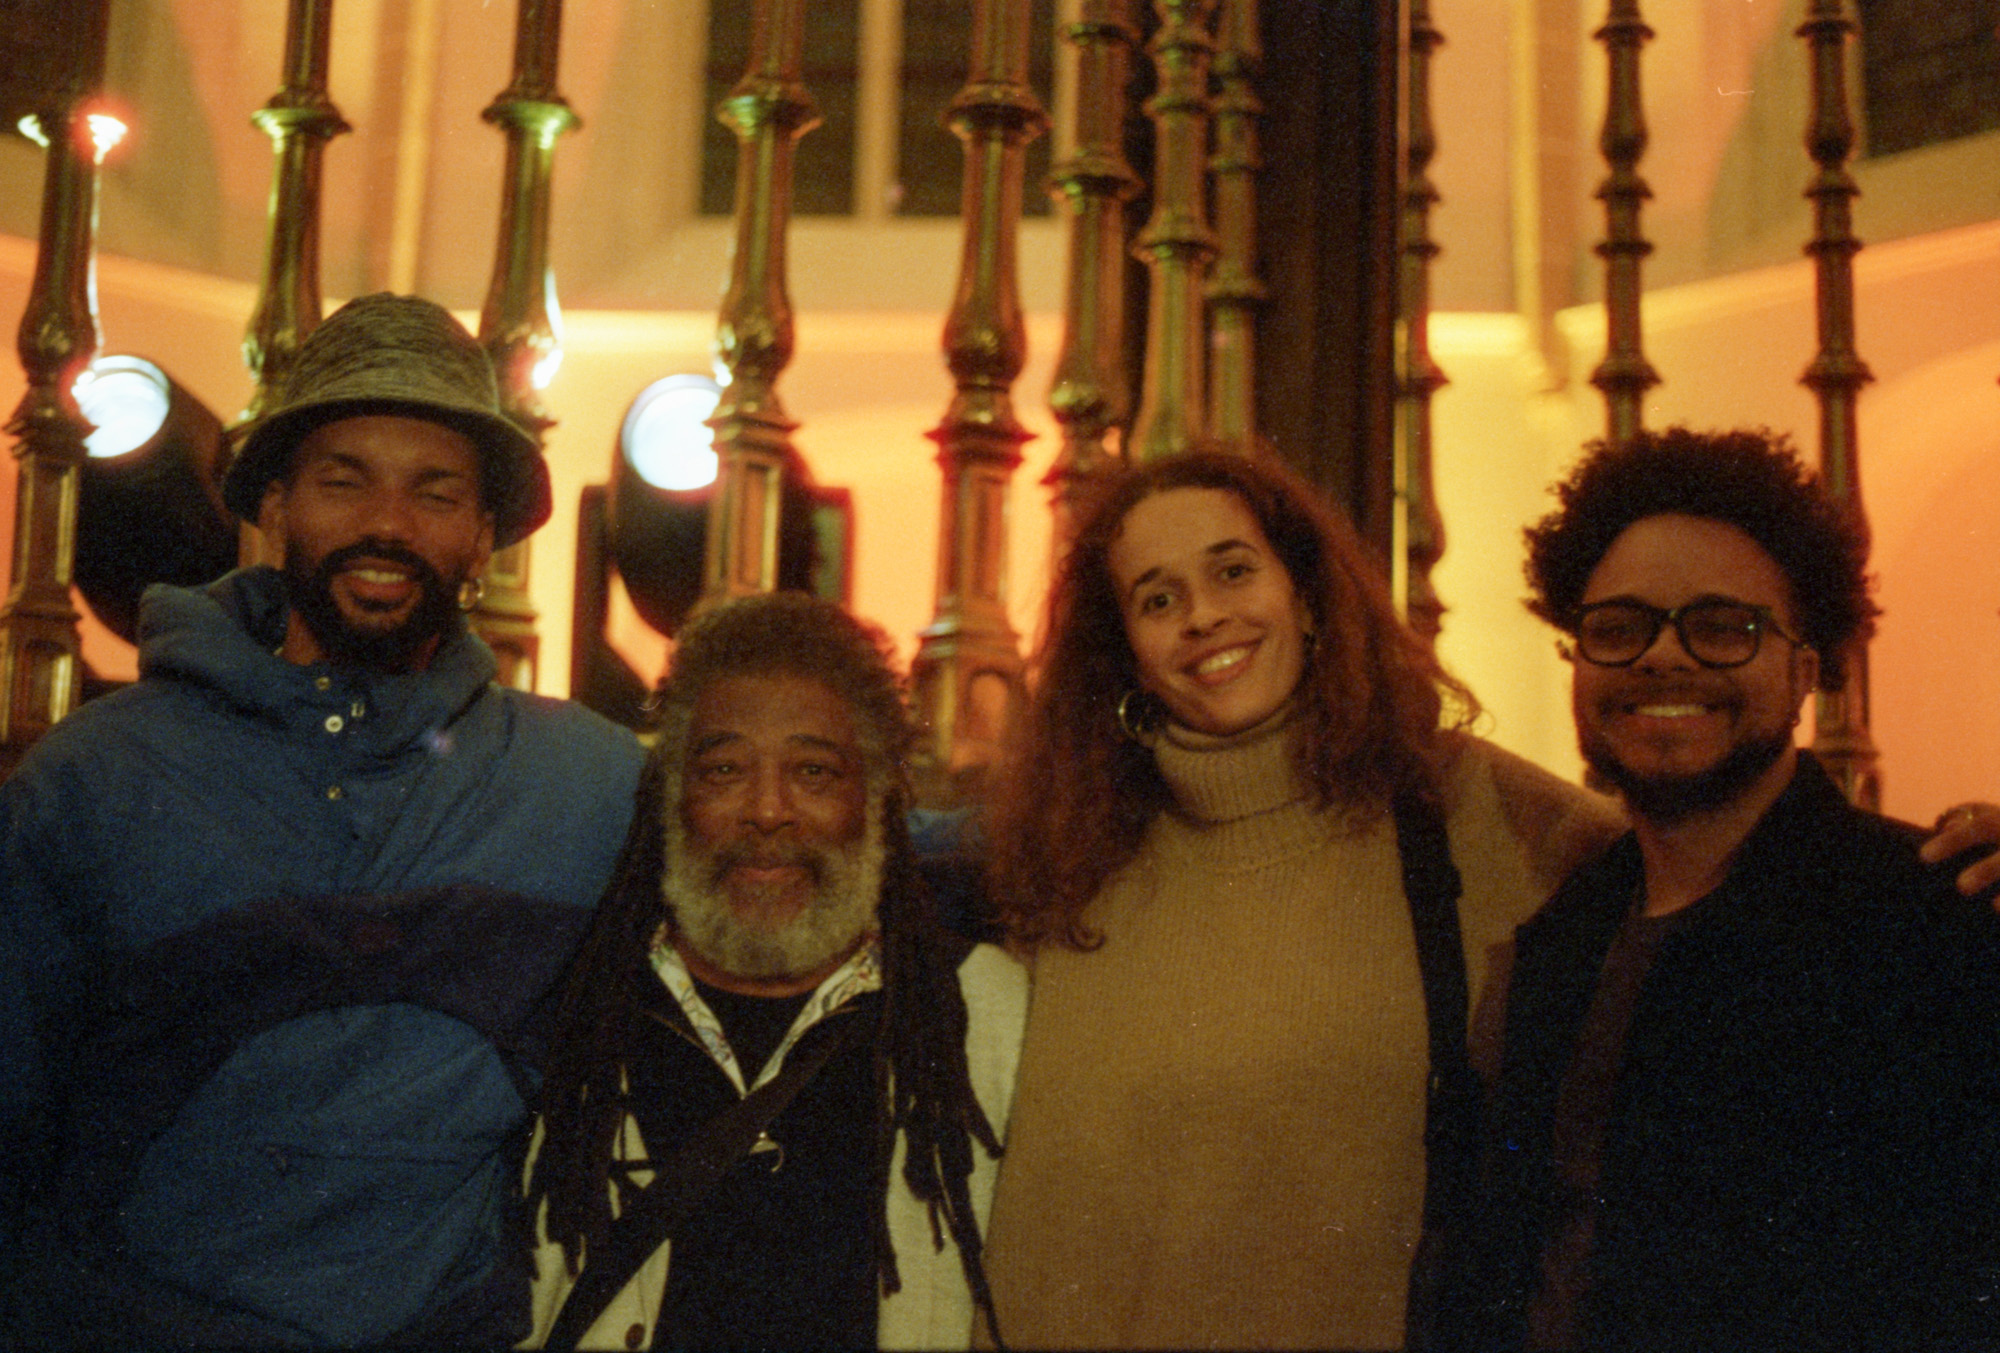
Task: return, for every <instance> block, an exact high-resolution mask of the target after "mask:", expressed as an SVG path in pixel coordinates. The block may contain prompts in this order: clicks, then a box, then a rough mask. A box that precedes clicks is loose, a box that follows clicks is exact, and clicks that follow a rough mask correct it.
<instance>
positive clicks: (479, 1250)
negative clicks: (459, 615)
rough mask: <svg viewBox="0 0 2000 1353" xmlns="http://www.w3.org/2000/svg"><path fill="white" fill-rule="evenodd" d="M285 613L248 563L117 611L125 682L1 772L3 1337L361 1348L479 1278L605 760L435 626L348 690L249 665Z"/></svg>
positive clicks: (626, 783)
mask: <svg viewBox="0 0 2000 1353" xmlns="http://www.w3.org/2000/svg"><path fill="white" fill-rule="evenodd" d="M285 614H286V612H285V606H284V602H283V595H282V590H281V586H280V581H279V579H278V576H277V574H276V573H275V572H274V571H273V570H270V569H262V568H260V569H249V570H245V571H242V572H239V573H235V574H232V575H230V576H228V577H226V578H224V579H222V580H220V581H219V582H217V583H214V584H212V585H210V586H209V587H207V588H205V589H200V590H187V589H180V588H166V587H156V588H153V589H151V590H150V591H149V592H148V593H147V596H146V598H145V601H144V603H143V604H142V609H141V615H140V668H141V679H140V680H139V681H138V682H137V683H136V684H134V685H132V686H130V687H128V688H126V689H124V690H121V691H118V692H116V693H114V694H111V695H108V696H106V697H104V698H102V699H100V700H97V701H94V702H92V703H90V704H88V705H85V706H84V707H82V708H81V709H79V710H77V711H76V712H75V713H74V714H73V715H71V716H70V717H68V718H67V719H65V720H63V721H62V722H61V723H60V724H58V725H57V726H56V727H55V728H54V729H52V730H51V731H50V733H49V734H48V736H47V737H46V738H44V739H43V740H42V742H41V743H40V744H38V745H37V746H36V747H35V748H34V750H33V751H32V752H31V753H30V755H29V756H28V758H27V759H26V760H25V761H24V762H23V764H22V766H21V768H20V769H19V771H18V772H17V773H16V774H15V775H14V776H13V777H12V778H11V779H9V780H8V781H7V782H6V783H5V784H4V785H0V1227H4V1230H0V1243H7V1244H8V1245H9V1246H10V1249H9V1252H10V1253H14V1254H19V1253H21V1251H20V1250H19V1249H17V1248H14V1247H15V1246H17V1245H20V1244H23V1243H26V1244H28V1246H29V1252H30V1253H33V1254H36V1255H39V1256H40V1257H39V1258H38V1259H35V1260H33V1261H31V1262H28V1263H25V1264H22V1265H20V1266H19V1267H18V1268H17V1270H16V1271H17V1274H19V1275H20V1276H19V1278H18V1281H17V1283H16V1291H15V1293H14V1305H15V1308H16V1309H15V1311H14V1314H13V1316H12V1317H11V1318H13V1319H16V1320H25V1321H26V1322H28V1323H27V1324H25V1325H24V1326H22V1327H21V1328H24V1329H37V1328H41V1327H44V1326H49V1327H53V1328H60V1329H69V1330H76V1331H79V1333H78V1336H77V1337H79V1338H83V1339H85V1340H86V1341H88V1338H89V1335H88V1334H87V1333H83V1331H87V1330H88V1329H89V1324H90V1320H91V1319H92V1318H95V1316H94V1314H93V1312H92V1311H91V1310H89V1309H86V1308H89V1307H91V1306H93V1305H95V1304H103V1305H105V1306H108V1307H112V1308H117V1307H123V1309H122V1310H121V1309H109V1310H105V1311H103V1312H102V1315H103V1316H104V1317H105V1318H108V1319H109V1320H110V1321H111V1322H112V1323H111V1324H110V1326H109V1328H110V1329H115V1330H118V1329H122V1330H124V1331H126V1332H127V1334H128V1335H129V1334H131V1333H133V1332H135V1331H137V1330H141V1329H154V1328H157V1329H158V1330H160V1331H169V1332H172V1333H174V1334H175V1335H177V1336H180V1335H185V1336H191V1337H193V1338H194V1339H195V1340H196V1341H198V1342H204V1343H234V1344H241V1343H286V1344H305V1345H312V1344H344V1345H353V1344H367V1343H376V1342H380V1341H383V1340H385V1339H389V1338H393V1337H397V1336H398V1335H407V1334H408V1333H409V1332H410V1331H413V1330H416V1331H424V1330H430V1331H434V1332H435V1331H441V1330H444V1329H447V1328H449V1325H448V1323H447V1324H440V1323H439V1322H440V1321H441V1320H444V1319H445V1318H446V1317H445V1313H446V1312H449V1311H450V1310H451V1309H452V1308H453V1305H454V1303H460V1304H462V1303H463V1302H464V1301H465V1300H466V1299H467V1298H468V1296H469V1294H472V1293H475V1292H476V1291H477V1290H478V1289H479V1287H480V1286H481V1284H482V1282H484V1281H485V1280H487V1279H488V1277H489V1275H490V1273H491V1271H492V1270H493V1268H494V1264H495V1258H496V1255H497V1254H498V1252H499V1232H500V1227H501V1219H502V1212H503V1205H504V1200H505V1198H506V1195H507V1192H508V1189H509V1187H510V1185H511V1183H512V1181H511V1180H510V1179H508V1178H507V1177H506V1167H505V1161H506V1155H507V1153H506V1147H507V1146H508V1144H509V1143H510V1141H511V1140H512V1139H513V1137H514V1134H515V1133H516V1132H517V1130H518V1129H519V1127H520V1125H521V1123H522V1121H523V1119H524V1117H525V1114H526V1109H525V1105H524V1103H523V1094H524V1090H525V1088H526V1087H525V1084H524V1082H523V1080H522V1076H523V1074H524V1069H525V1068H527V1067H528V1066H529V1065H530V1064H531V1062H532V1058H531V1057H529V1056H526V1055H522V1054H524V1053H525V1052H526V1049H525V1047H524V1046H523V1040H524V1039H525V1038H526V1037H527V1034H528V1031H529V1030H530V1029H531V1026H532V1020H531V1018H530V1017H531V1015H532V1014H533V1012H534V1007H535V1005H536V1003H537V1002H538V1001H539V999H540V998H541V997H542V996H543V995H544V994H545V993H546V991H547V990H548V988H549V986H550V985H551V983H552V982H553V980H554V978H555V976H556V975H557V974H558V973H559V972H560V970H561V966H562V964H563V962H564V961H565V960H566V959H567V958H568V956H569V953H570V951H571V949H572V948H573V946H574V944H575V941H576V939H577V937H578V935H579V934H580V933H581V928H582V924H583V921H584V919H585V917H586V915H587V912H588V908H589V907H590V906H591V905H592V904H593V903H595V901H596V900H597V898H598V896H599V894H600V893H601V892H602V891H603V889H604V886H605V884H606V882H607V880H608V877H609V874H610V870H611V867H612V864H613V861H614V860H615V858H616V855H617V852H618V848H619V845H620V843H621V841H622V839H623V836H624V833H625V830H626V824H627V820H628V818H629V817H630V813H631V805H632V794H633V790H634V787H635V785H636V781H637V776H638V771H639V765H640V759H641V757H640V751H639V748H638V745H637V743H636V741H635V740H634V739H633V737H632V736H631V735H630V734H629V733H628V732H626V731H625V730H623V729H621V728H618V727H617V726H615V725H612V724H610V723H608V722H606V721H604V720H602V719H600V718H598V717H597V716H596V715H594V714H591V713H590V712H588V711H587V710H584V709H582V708H581V707H579V706H575V705H571V704H568V703H565V702H561V701H555V700H549V699H545V698H541V697H537V696H533V695H529V694H525V693H523V692H519V691H513V690H508V689H505V688H502V687H499V686H496V685H495V684H493V676H494V672H495V665H494V660H493V656H492V653H491V652H490V651H489V650H488V649H487V648H486V646H485V645H484V644H483V643H482V642H481V641H480V640H479V639H478V638H476V637H475V636H473V635H472V634H471V633H470V632H469V631H467V630H465V629H464V628H463V627H462V626H461V627H459V628H458V629H456V630H455V631H454V632H453V633H452V634H450V635H449V636H448V637H447V638H446V640H445V641H444V643H443V644H442V645H440V647H439V649H438V651H437V653H436V654H435V656H434V658H433V660H432V662H431V664H430V665H429V667H428V668H427V669H426V670H424V671H422V672H419V673H411V674H401V675H379V674H371V673H365V672H357V671H352V670H346V669H336V668H333V667H330V666H299V665H295V664H293V663H290V662H287V661H285V660H284V659H282V658H280V657H278V656H277V655H276V652H275V650H276V647H277V645H278V643H279V641H280V640H281V638H282V635H283V631H284V625H285ZM135 1320H139V1321H142V1322H153V1323H140V1324H135V1323H134V1321H135Z"/></svg>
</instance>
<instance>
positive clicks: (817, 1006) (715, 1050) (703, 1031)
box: [647, 923, 882, 1095]
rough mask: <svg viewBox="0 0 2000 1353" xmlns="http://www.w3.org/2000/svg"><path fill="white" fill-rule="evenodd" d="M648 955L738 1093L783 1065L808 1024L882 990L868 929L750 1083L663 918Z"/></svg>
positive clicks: (878, 957)
mask: <svg viewBox="0 0 2000 1353" xmlns="http://www.w3.org/2000/svg"><path fill="white" fill-rule="evenodd" d="M647 957H648V959H650V960H651V962H652V965H653V971H654V972H655V973H657V974H659V978H660V982H661V984H662V985H663V986H665V987H666V989H667V990H668V991H670V992H672V993H673V997H674V999H675V1000H676V1001H678V1002H680V1007H681V1010H682V1011H683V1012H684V1013H686V1015H687V1017H688V1023H689V1024H691V1025H693V1026H694V1032H695V1036H696V1037H697V1038H699V1039H700V1040H701V1045H702V1047H703V1048H704V1049H706V1050H707V1052H708V1055H709V1057H710V1058H711V1059H712V1060H713V1061H714V1062H715V1064H716V1065H717V1066H719V1067H721V1068H722V1074H723V1075H725V1076H727V1077H729V1083H730V1084H732V1085H734V1086H735V1087H736V1093H737V1094H739V1095H748V1094H749V1093H750V1092H751V1091H752V1090H755V1089H757V1088H758V1087H759V1086H761V1085H763V1084H764V1083H765V1082H766V1081H768V1080H770V1079H771V1078H772V1077H774V1076H776V1075H777V1074H778V1072H779V1071H780V1070H781V1069H783V1067H784V1065H785V1054H786V1053H788V1052H790V1051H791V1050H792V1045H793V1044H794V1043H797V1042H798V1041H799V1039H800V1038H801V1037H802V1036H803V1035H804V1034H805V1031H806V1030H808V1029H810V1028H812V1026H813V1025H815V1024H817V1023H819V1022H820V1021H821V1020H823V1019H825V1018H826V1017H827V1016H828V1015H830V1014H832V1013H833V1012H834V1011H836V1010H838V1009H840V1008H841V1007H842V1006H843V1005H846V1004H847V1003H848V1002H849V1001H851V1000H853V999H854V998H855V997H856V996H859V995H861V994H862V993H863V992H866V991H879V990H881V988H882V944H881V941H880V939H879V938H878V937H877V936H874V935H870V936H869V937H868V939H867V940H866V941H864V942H863V944H862V946H861V947H860V948H859V949H857V950H855V951H854V954H853V956H852V957H850V958H849V959H848V960H847V962H845V963H843V964H841V965H840V966H839V967H838V968H836V969H834V970H833V972H831V973H830V974H828V975H827V978H826V980H825V981H823V982H821V983H820V984H819V985H818V986H817V987H814V988H813V993H812V995H811V996H810V997H809V998H807V1000H806V1003H805V1005H804V1007H803V1008H802V1009H800V1011H799V1013H798V1017H797V1018H795V1019H794V1020H793V1021H792V1027H791V1028H790V1029H789V1030H787V1031H786V1033H785V1040H784V1042H782V1043H780V1044H779V1045H778V1050H777V1051H776V1052H774V1053H772V1054H771V1057H770V1060H768V1061H767V1062H765V1063H764V1069H763V1070H762V1071H760V1072H758V1073H757V1080H756V1083H755V1084H751V1085H746V1084H745V1083H744V1079H743V1068H742V1067H741V1066H740V1065H738V1064H737V1061H736V1053H735V1050H734V1049H732V1048H731V1047H730V1046H729V1040H728V1039H727V1038H725V1037H724V1036H723V1033H722V1021H720V1020H718V1019H717V1018H716V1017H715V1012H714V1011H712V1010H710V1009H709V1008H708V1002H707V1001H704V1000H703V999H702V998H701V993H700V992H699V991H697V990H695V985H694V976H693V974H691V973H689V972H688V969H687V963H686V962H685V961H683V960H682V958H681V955H680V951H679V950H678V949H676V948H674V945H673V940H672V939H671V938H669V936H668V934H667V927H666V925H665V924H664V923H663V924H662V925H661V926H660V928H659V929H658V930H657V931H655V932H654V933H653V943H652V946H651V948H650V949H649V950H648V952H647Z"/></svg>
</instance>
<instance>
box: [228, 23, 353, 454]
mask: <svg viewBox="0 0 2000 1353" xmlns="http://www.w3.org/2000/svg"><path fill="white" fill-rule="evenodd" d="M332 28H333V0H291V3H290V8H289V10H288V12H287V16H286V21H285V70H284V86H283V88H281V89H280V90H279V91H278V92H277V93H276V94H275V95H273V96H272V98H271V101H270V102H269V103H267V104H265V105H264V106H263V107H262V108H260V109H258V110H257V111H256V113H254V114H253V115H252V116H251V121H252V122H254V123H255V124H256V125H257V126H258V128H260V129H261V130H262V131H263V132H264V133H265V134H266V135H268V136H269V137H270V138H271V145H272V148H273V150H274V151H275V152H276V167H275V170H274V177H273V179H272V183H271V220H270V226H269V230H268V233H267V235H266V237H265V248H264V277H263V282H262V285H261V286H260V287H259V289H258V292H257V307H256V309H255V310H254V311H252V312H251V316H250V328H249V332H248V334H247V335H246V336H245V338H244V340H243V357H244V360H245V361H246V362H247V363H248V364H249V367H250V374H251V376H252V377H253V378H255V380H256V382H257V388H256V390H255V392H254V393H253V394H252V395H251V397H250V407H249V409H248V410H246V412H245V414H244V416H245V417H246V418H254V417H256V416H257V414H258V413H259V412H261V411H262V409H263V407H264V402H265V400H266V399H267V398H268V397H269V395H270V392H271V391H272V390H273V389H274V388H276V386H277V385H278V384H279V383H280V382H281V381H282V380H283V379H284V377H285V373H286V372H287V371H289V370H290V369H291V365H292V361H293V359H294V358H295V357H296V356H297V354H298V350H299V344H301V343H303V342H304V341H305V338H306V335H307V334H309V333H311V332H312V331H313V329H314V328H316V327H317V326H318V324H319V320H320V314H319V312H320V293H319V227H320V207H319V201H320V177H321V174H320V168H321V165H320V162H321V160H322V158H323V156H324V154H325V150H326V143H327V142H328V141H330V140H332V139H333V138H334V137H336V136H338V135H340V134H341V133H342V132H344V131H348V130H350V129H349V127H348V125H347V121H346V119H344V118H342V117H341V115H340V110H339V109H337V108H335V107H334V106H333V101H332V100H331V99H330V98H328V97H327V92H326V65H327V49H328V44H329V41H330V36H331V33H332Z"/></svg>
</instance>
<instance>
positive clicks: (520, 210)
mask: <svg viewBox="0 0 2000 1353" xmlns="http://www.w3.org/2000/svg"><path fill="white" fill-rule="evenodd" d="M561 41H562V0H521V3H520V9H519V10H518V11H517V13H516V17H515V26H514V79H513V82H512V83H511V84H509V85H508V86H507V88H506V89H505V90H503V91H502V92H501V94H500V96H499V97H498V98H496V99H495V100H494V101H493V104H492V106H491V107H489V108H487V109H486V111H485V112H484V113H483V114H481V116H482V117H484V118H485V119H486V120H487V121H488V122H490V123H492V124H493V125H494V126H496V127H498V128H500V130H501V132H502V133H503V134H504V135H505V136H506V138H507V168H506V178H505V183H504V186H503V188H502V192H501V204H500V239H499V244H498V246H497V247H496V248H495V250H494V257H493V281H492V285H491V286H490V287H488V288H487V292H486V305H485V308H484V309H483V310H481V311H480V315H479V341H480V343H481V344H482V345H483V346H484V347H485V349H486V351H487V352H488V353H489V354H490V355H491V356H492V358H493V370H494V374H495V375H497V376H498V377H499V381H500V402H501V405H502V407H503V408H504V409H505V410H506V412H507V414H508V416H509V417H511V418H512V419H513V420H514V421H515V422H517V423H519V424H521V426H523V427H525V428H527V429H528V430H529V431H531V432H533V433H534V434H535V436H536V437H537V438H540V437H541V435H542V434H543V433H544V432H546V431H547V430H548V429H549V428H550V427H551V426H553V424H554V422H555V420H554V419H553V418H551V417H549V414H548V411H547V409H546V408H545V407H544V406H543V404H542V397H541V391H542V387H543V386H545V385H546V384H547V383H548V380H549V378H550V377H551V376H553V375H554V374H555V368H556V366H557V364H558V363H560V362H561V361H562V349H561V347H560V346H559V340H558V337H557V333H556V325H557V322H558V316H557V313H556V310H555V295H556V289H555V278H554V276H553V275H552V274H551V273H550V271H549V181H550V176H551V173H552V171H553V168H554V162H555V144H556V138H557V137H559V136H561V135H562V134H563V133H564V132H566V131H568V130H570V129H571V128H572V127H574V126H576V125H577V117H576V114H575V113H573V112H571V111H570V106H569V104H568V103H567V102H565V101H564V99H563V96H562V95H561V94H559V93H557V92H556V65H557V54H558V52H559V51H560V47H561ZM528 545H529V542H528V541H525V540H523V541H520V542H518V543H516V544H514V545H510V546H508V547H507V548H506V549H504V550H501V551H499V552H498V553H496V554H495V555H494V556H493V562H492V563H491V564H490V565H488V566H487V569H486V589H485V594H484V595H483V596H482V597H481V598H480V602H479V605H478V607H477V608H475V609H474V611H473V613H472V623H473V625H474V627H475V628H477V629H478V631H479V633H480V636H481V637H482V638H484V639H485V640H486V642H487V644H488V645H490V646H491V647H492V649H493V653H494V656H495V657H496V658H498V659H499V662H500V680H501V682H502V683H504V684H505V685H509V686H514V687H517V688H519V689H522V690H533V689H534V687H535V664H536V659H537V657H538V656H539V654H540V651H541V641H540V639H539V638H538V637H537V635H536V634H535V608H534V606H533V605H532V604H531V603H530V602H529V600H528Z"/></svg>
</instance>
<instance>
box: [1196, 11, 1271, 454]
mask: <svg viewBox="0 0 2000 1353" xmlns="http://www.w3.org/2000/svg"><path fill="white" fill-rule="evenodd" d="M1263 59H1264V49H1263V46H1262V45H1261V44H1260V43H1259V41H1258V37H1257V0H1222V9H1221V12H1220V14H1219V15H1218V16H1217V19H1216V47H1215V76H1216V82H1217V84H1218V86H1219V87H1220V90H1221V92H1220V94H1219V95H1218V96H1217V98H1216V101H1215V153H1214V155H1213V156H1212V157H1210V159H1209V170H1210V173H1211V174H1212V175H1213V182H1214V185H1215V234H1216V243H1217V253H1216V259H1215V271H1214V272H1213V273H1212V274H1210V276H1209V280H1208V306H1209V319H1208V427H1209V433H1210V435H1211V436H1213V438H1214V439H1215V440H1216V441H1218V442H1220V443H1222V444H1223V445H1224V446H1228V447H1233V448H1234V449H1236V450H1238V451H1240V452H1242V453H1244V454H1246V455H1247V454H1249V453H1250V452H1251V451H1252V450H1254V449H1255V447H1256V442H1257V310H1258V307H1259V306H1260V305H1261V304H1262V303H1263V300H1264V284H1263V282H1262V280H1260V279H1259V277H1258V275H1257V171H1258V170H1259V169H1261V168H1262V167H1263V164H1264V161H1263V157H1262V154H1261V153H1260V151H1259V149H1258V143H1257V119H1258V118H1260V117H1261V116H1263V113H1264V105H1263V104H1262V103H1261V102H1260V101H1259V100H1258V98H1257V67H1258V65H1259V63H1260V62H1262V61H1263Z"/></svg>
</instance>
